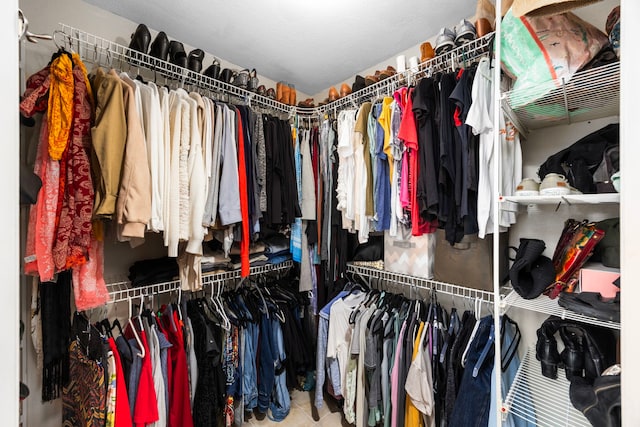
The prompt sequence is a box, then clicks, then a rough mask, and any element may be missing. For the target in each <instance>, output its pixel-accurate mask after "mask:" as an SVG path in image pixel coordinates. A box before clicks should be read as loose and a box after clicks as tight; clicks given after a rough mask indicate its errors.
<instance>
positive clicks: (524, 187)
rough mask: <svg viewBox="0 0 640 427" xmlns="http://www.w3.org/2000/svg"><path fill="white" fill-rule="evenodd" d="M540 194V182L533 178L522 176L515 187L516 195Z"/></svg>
mask: <svg viewBox="0 0 640 427" xmlns="http://www.w3.org/2000/svg"><path fill="white" fill-rule="evenodd" d="M539 194H540V184H538V182H537V181H536V180H534V179H533V178H524V179H523V180H522V181H520V184H518V186H517V187H516V192H515V195H516V196H538V195H539Z"/></svg>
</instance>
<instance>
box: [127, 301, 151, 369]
mask: <svg viewBox="0 0 640 427" xmlns="http://www.w3.org/2000/svg"><path fill="white" fill-rule="evenodd" d="M132 315H133V313H132V309H131V298H129V321H128V322H127V324H128V325H129V326H130V327H131V331H132V332H133V336H134V338H135V339H136V342H137V343H138V348H139V349H140V352H139V353H138V354H137V356H138V357H140V358H141V359H144V356H145V355H146V354H147V352H146V351H145V349H144V346H143V345H142V340H140V336H139V335H138V331H136V327H135V325H134V324H133V317H132Z"/></svg>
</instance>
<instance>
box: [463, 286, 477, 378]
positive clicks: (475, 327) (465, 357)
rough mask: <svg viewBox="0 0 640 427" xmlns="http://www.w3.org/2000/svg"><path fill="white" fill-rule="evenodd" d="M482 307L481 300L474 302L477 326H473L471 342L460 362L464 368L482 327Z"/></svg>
mask: <svg viewBox="0 0 640 427" xmlns="http://www.w3.org/2000/svg"><path fill="white" fill-rule="evenodd" d="M481 307H482V301H481V300H480V298H476V299H475V301H474V308H475V313H476V324H475V325H473V331H472V332H471V336H470V337H469V341H468V342H467V347H466V348H465V349H464V353H462V359H461V360H460V364H461V365H462V367H463V368H464V365H465V363H466V361H467V353H469V349H470V348H471V343H472V342H473V339H474V338H475V337H476V333H477V332H478V326H480V310H481Z"/></svg>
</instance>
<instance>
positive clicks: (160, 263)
mask: <svg viewBox="0 0 640 427" xmlns="http://www.w3.org/2000/svg"><path fill="white" fill-rule="evenodd" d="M177 278H178V263H177V262H176V259H175V258H169V257H162V258H155V259H144V260H142V261H136V262H134V263H133V265H132V266H131V267H129V280H130V281H131V285H132V286H135V287H138V286H148V285H153V284H154V283H164V282H169V281H171V280H176V279H177Z"/></svg>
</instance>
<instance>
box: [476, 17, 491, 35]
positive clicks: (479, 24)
mask: <svg viewBox="0 0 640 427" xmlns="http://www.w3.org/2000/svg"><path fill="white" fill-rule="evenodd" d="M492 31H493V26H492V25H491V22H489V20H488V19H487V18H480V19H478V20H477V21H476V34H477V36H478V37H484V36H486V35H487V34H489V33H490V32H492Z"/></svg>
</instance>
